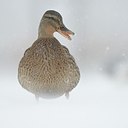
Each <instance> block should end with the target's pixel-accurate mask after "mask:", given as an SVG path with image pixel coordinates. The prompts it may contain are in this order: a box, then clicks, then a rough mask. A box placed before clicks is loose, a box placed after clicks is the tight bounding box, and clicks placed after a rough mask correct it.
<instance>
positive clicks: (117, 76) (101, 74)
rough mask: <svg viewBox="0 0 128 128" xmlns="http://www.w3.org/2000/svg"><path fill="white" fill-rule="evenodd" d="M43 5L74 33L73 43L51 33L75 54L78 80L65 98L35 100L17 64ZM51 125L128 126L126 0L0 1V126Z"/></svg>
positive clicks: (27, 127) (47, 127)
mask: <svg viewBox="0 0 128 128" xmlns="http://www.w3.org/2000/svg"><path fill="white" fill-rule="evenodd" d="M48 9H54V10H56V11H58V12H60V13H61V14H62V16H63V19H64V24H65V25H66V26H67V27H68V28H69V29H71V30H72V31H74V32H75V36H73V37H72V41H68V40H67V39H65V38H64V37H62V36H60V35H59V34H57V33H55V36H56V38H57V39H58V40H59V41H60V42H61V43H62V44H63V45H65V46H66V47H68V48H69V50H70V52H71V54H72V55H73V56H74V57H75V59H76V62H77V64H78V66H79V68H80V71H81V80H80V82H79V84H78V86H77V87H76V88H75V89H74V90H73V91H72V92H71V93H70V99H69V100H66V99H65V97H64V96H62V97H60V98H58V99H54V100H45V99H40V102H39V103H38V104H37V103H36V101H35V99H34V95H33V94H31V93H29V92H27V91H26V90H24V89H23V88H22V87H21V86H20V85H19V83H18V80H17V68H18V64H19V61H20V59H21V57H22V56H23V54H24V51H25V50H26V49H27V48H28V47H30V46H31V45H32V43H33V42H34V41H35V40H36V39H37V31H38V26H39V22H40V19H41V17H42V15H43V13H44V12H45V11H46V10H48ZM51 127H55V128H128V1H127V0H81V1H80V0H79V1H74V0H70V1H69V0H51V1H50V0H49V1H48V0H10V1H9V0H0V128H51Z"/></svg>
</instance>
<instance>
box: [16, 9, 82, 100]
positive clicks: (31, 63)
mask: <svg viewBox="0 0 128 128" xmlns="http://www.w3.org/2000/svg"><path fill="white" fill-rule="evenodd" d="M54 32H59V33H60V34H61V35H63V36H64V37H66V38H68V39H69V40H71V38H70V36H69V35H70V34H71V35H74V33H73V32H72V31H70V30H69V29H67V28H66V27H65V25H64V24H63V20H62V17H61V15H60V14H59V13H58V12H56V11H53V10H49V11H47V12H46V13H45V14H44V15H43V18H42V19H41V22H40V26H39V31H38V39H37V40H36V41H35V42H34V43H33V45H32V46H31V47H30V48H28V49H27V50H26V51H25V53H24V56H23V58H22V59H21V61H20V64H19V68H18V80H19V83H20V84H21V86H22V87H23V88H25V89H26V90H28V91H30V92H32V93H33V94H35V96H36V98H37V99H38V98H39V97H43V98H55V97H59V96H62V95H63V94H65V96H66V97H68V96H69V92H70V91H71V90H72V89H73V88H75V87H76V85H77V84H78V82H79V79H80V72H79V68H78V67H77V65H76V63H75V60H74V58H73V56H72V55H71V54H70V53H69V50H68V49H67V48H66V47H65V46H63V45H61V44H60V42H59V41H58V40H57V39H56V38H55V37H54V36H53V33H54Z"/></svg>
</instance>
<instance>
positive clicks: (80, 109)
mask: <svg viewBox="0 0 128 128" xmlns="http://www.w3.org/2000/svg"><path fill="white" fill-rule="evenodd" d="M6 79H7V81H6V85H5V79H3V81H2V85H3V86H0V102H1V103H0V104H1V105H0V127H1V128H28V127H30V128H42V127H46V128H51V127H56V128H60V127H61V128H65V127H73V128H78V127H80V128H86V127H87V128H94V127H95V128H108V127H109V128H127V127H128V121H127V119H128V100H127V99H128V87H127V86H123V85H122V87H120V86H119V85H118V84H117V83H115V82H113V81H112V80H110V79H108V78H107V77H105V76H104V75H102V74H87V75H86V76H84V74H82V78H81V81H80V83H79V85H78V86H77V87H76V88H75V89H74V90H73V91H72V92H71V93H70V99H69V100H67V99H66V98H65V97H64V96H62V97H60V98H58V99H54V100H46V99H40V101H39V103H37V102H36V100H35V97H34V95H32V94H31V93H29V92H27V91H26V90H24V89H23V88H21V86H20V85H19V83H18V82H17V79H15V77H11V78H9V77H6Z"/></svg>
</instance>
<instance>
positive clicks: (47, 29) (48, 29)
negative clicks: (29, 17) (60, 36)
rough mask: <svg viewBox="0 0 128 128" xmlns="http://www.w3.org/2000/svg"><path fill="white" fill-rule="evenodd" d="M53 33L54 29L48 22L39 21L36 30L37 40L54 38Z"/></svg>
mask: <svg viewBox="0 0 128 128" xmlns="http://www.w3.org/2000/svg"><path fill="white" fill-rule="evenodd" d="M54 32H55V29H54V27H53V26H52V25H50V24H49V22H48V21H45V20H44V21H41V23H40V26H39V30H38V38H54V36H53V33H54Z"/></svg>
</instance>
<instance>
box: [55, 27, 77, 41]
mask: <svg viewBox="0 0 128 128" xmlns="http://www.w3.org/2000/svg"><path fill="white" fill-rule="evenodd" d="M57 31H58V33H60V34H61V35H62V36H64V37H65V38H67V39H68V40H71V37H70V35H74V32H72V31H71V30H69V29H67V28H66V27H65V26H63V27H61V28H60V29H58V30H57Z"/></svg>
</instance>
